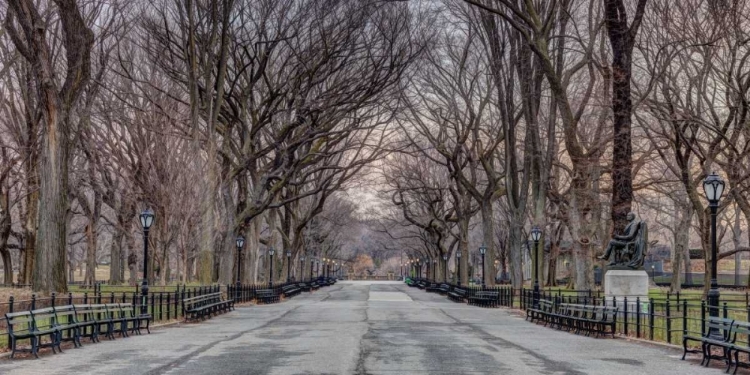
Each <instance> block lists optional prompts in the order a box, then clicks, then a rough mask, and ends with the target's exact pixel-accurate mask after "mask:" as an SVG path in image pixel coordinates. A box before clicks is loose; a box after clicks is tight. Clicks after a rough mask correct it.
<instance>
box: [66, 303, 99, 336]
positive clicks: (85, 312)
mask: <svg viewBox="0 0 750 375" xmlns="http://www.w3.org/2000/svg"><path fill="white" fill-rule="evenodd" d="M92 306H93V305H73V310H74V311H75V315H74V316H73V317H72V318H73V320H74V321H75V322H76V323H78V336H79V343H80V338H83V337H88V338H89V339H90V340H91V342H99V341H100V340H99V325H98V324H97V320H96V317H95V314H94V311H95V309H94V308H92ZM63 307H65V306H63Z"/></svg>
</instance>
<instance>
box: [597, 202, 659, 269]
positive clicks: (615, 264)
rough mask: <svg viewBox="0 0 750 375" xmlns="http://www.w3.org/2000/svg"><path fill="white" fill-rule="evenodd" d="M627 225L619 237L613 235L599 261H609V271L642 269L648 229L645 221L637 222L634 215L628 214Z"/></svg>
mask: <svg viewBox="0 0 750 375" xmlns="http://www.w3.org/2000/svg"><path fill="white" fill-rule="evenodd" d="M627 219H628V221H629V223H628V225H627V226H626V227H625V230H623V233H622V234H621V235H617V234H615V235H614V237H613V238H612V239H611V240H610V241H609V245H608V246H607V248H606V249H605V250H604V255H602V256H600V257H599V259H610V258H612V255H613V253H614V257H613V259H612V261H611V262H610V263H609V264H608V267H609V268H610V269H633V270H638V269H642V268H643V261H644V260H645V258H646V254H647V253H648V248H647V246H648V227H647V225H646V222H645V221H640V220H637V218H636V216H635V214H634V213H632V212H629V213H628V216H627Z"/></svg>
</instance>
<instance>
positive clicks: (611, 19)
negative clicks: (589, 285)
mask: <svg viewBox="0 0 750 375" xmlns="http://www.w3.org/2000/svg"><path fill="white" fill-rule="evenodd" d="M645 5H646V0H639V2H638V5H637V8H636V14H635V16H634V17H633V23H632V25H631V26H630V27H628V15H627V12H626V8H625V4H624V1H623V0H606V1H605V2H604V9H605V21H606V24H607V31H608V35H609V42H610V46H611V47H612V115H613V117H614V119H613V120H614V121H613V128H614V133H613V144H612V212H611V216H612V222H613V232H614V233H620V232H621V231H622V230H623V229H624V228H625V226H626V225H627V219H626V216H627V214H628V212H630V209H631V204H632V201H633V176H632V170H633V145H632V141H631V115H632V113H633V103H632V101H631V98H630V96H631V95H630V76H631V71H632V55H633V44H634V43H635V37H636V35H637V33H638V28H639V27H640V24H641V19H642V18H643V11H644V8H645Z"/></svg>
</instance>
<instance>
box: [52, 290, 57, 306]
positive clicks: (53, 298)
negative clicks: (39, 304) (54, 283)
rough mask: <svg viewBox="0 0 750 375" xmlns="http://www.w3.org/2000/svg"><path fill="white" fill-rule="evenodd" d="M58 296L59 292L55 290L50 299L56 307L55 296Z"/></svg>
mask: <svg viewBox="0 0 750 375" xmlns="http://www.w3.org/2000/svg"><path fill="white" fill-rule="evenodd" d="M56 297H57V294H55V292H52V295H51V296H50V301H51V303H52V307H55V298H56Z"/></svg>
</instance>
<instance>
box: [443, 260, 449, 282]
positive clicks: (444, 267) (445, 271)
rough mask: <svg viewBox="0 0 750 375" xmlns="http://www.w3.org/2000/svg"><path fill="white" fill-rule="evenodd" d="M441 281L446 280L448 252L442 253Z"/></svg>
mask: <svg viewBox="0 0 750 375" xmlns="http://www.w3.org/2000/svg"><path fill="white" fill-rule="evenodd" d="M443 282H444V283H447V282H448V254H443Z"/></svg>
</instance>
